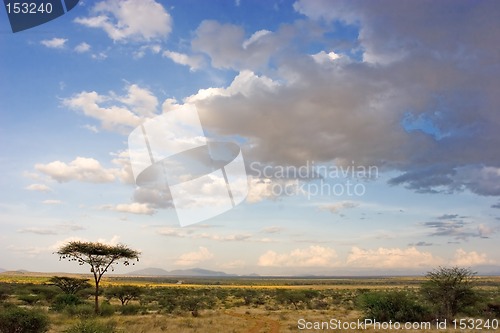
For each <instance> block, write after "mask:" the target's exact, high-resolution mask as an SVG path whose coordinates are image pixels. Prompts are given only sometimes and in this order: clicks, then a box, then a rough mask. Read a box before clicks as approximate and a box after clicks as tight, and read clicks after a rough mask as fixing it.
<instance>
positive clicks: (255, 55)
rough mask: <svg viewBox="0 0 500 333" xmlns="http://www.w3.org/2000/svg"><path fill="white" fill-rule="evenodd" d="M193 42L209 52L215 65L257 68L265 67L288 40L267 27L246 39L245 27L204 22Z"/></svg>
mask: <svg viewBox="0 0 500 333" xmlns="http://www.w3.org/2000/svg"><path fill="white" fill-rule="evenodd" d="M195 34H196V36H195V38H194V39H193V40H192V42H191V46H192V49H193V50H194V51H197V52H202V53H205V54H206V55H208V56H209V57H210V59H211V64H212V66H213V67H215V68H228V69H229V68H231V69H236V70H244V69H252V70H256V69H259V68H263V67H265V66H266V65H267V64H268V62H269V61H270V59H271V57H272V56H273V54H274V53H276V52H277V51H278V50H280V49H281V48H283V47H284V46H285V45H286V42H287V41H288V38H286V34H274V33H272V32H271V31H268V30H260V31H256V32H255V33H253V34H252V36H250V37H249V38H245V31H244V30H243V28H242V27H240V26H237V25H233V24H221V23H219V22H217V21H211V20H206V21H203V22H202V23H201V24H200V26H199V27H198V29H197V30H196V32H195Z"/></svg>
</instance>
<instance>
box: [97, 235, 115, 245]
mask: <svg viewBox="0 0 500 333" xmlns="http://www.w3.org/2000/svg"><path fill="white" fill-rule="evenodd" d="M97 242H98V243H102V244H107V245H118V243H119V242H120V236H118V235H113V237H111V239H110V240H107V239H106V238H99V239H97Z"/></svg>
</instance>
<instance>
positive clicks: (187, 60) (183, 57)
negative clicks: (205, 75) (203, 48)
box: [163, 50, 203, 71]
mask: <svg viewBox="0 0 500 333" xmlns="http://www.w3.org/2000/svg"><path fill="white" fill-rule="evenodd" d="M163 56H164V57H166V58H169V59H170V60H172V61H173V62H175V63H177V64H180V65H184V66H188V67H189V69H190V70H191V71H195V70H197V69H199V68H200V67H201V66H202V65H203V58H202V57H201V56H196V55H194V56H190V55H187V54H184V53H179V52H174V51H169V50H166V51H163Z"/></svg>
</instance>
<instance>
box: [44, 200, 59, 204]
mask: <svg viewBox="0 0 500 333" xmlns="http://www.w3.org/2000/svg"><path fill="white" fill-rule="evenodd" d="M42 203H43V204H44V205H60V204H62V203H63V202H62V201H61V200H44V201H42Z"/></svg>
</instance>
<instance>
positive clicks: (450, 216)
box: [437, 214, 458, 220]
mask: <svg viewBox="0 0 500 333" xmlns="http://www.w3.org/2000/svg"><path fill="white" fill-rule="evenodd" d="M456 218H458V214H443V215H441V216H438V217H437V219H438V220H453V219H456Z"/></svg>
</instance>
